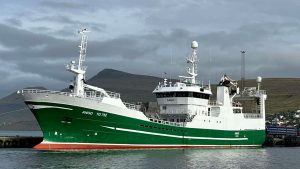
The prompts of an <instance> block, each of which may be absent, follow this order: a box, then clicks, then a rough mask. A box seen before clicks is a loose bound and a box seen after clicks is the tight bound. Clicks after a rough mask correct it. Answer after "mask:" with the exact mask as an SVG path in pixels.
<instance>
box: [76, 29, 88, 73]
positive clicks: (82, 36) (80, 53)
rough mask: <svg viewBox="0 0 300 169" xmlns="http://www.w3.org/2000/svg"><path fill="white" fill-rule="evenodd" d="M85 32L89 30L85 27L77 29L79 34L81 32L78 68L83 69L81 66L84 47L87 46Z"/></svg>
mask: <svg viewBox="0 0 300 169" xmlns="http://www.w3.org/2000/svg"><path fill="white" fill-rule="evenodd" d="M87 32H89V31H88V30H87V29H81V30H80V31H78V33H79V34H81V42H80V46H78V47H79V49H80V50H79V62H78V68H79V69H81V70H84V69H85V68H86V67H85V66H83V62H84V61H85V57H86V48H87V34H86V33H87Z"/></svg>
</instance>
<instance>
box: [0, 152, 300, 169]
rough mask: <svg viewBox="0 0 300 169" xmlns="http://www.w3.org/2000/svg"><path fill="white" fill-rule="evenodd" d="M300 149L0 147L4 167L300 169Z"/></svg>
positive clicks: (0, 159) (2, 166) (1, 161)
mask: <svg viewBox="0 0 300 169" xmlns="http://www.w3.org/2000/svg"><path fill="white" fill-rule="evenodd" d="M299 153H300V148H259V149H175V150H167V149H165V150H130V151H129V150H122V151H115V150H114V151H38V150H34V149H1V150H0V163H1V168H117V169H118V168H120V169H124V168H130V169H135V168H155V169H156V168H164V169H165V168H167V169H168V168H180V169H181V168H222V169H223V168H230V169H231V168H243V169H244V168H298V166H299V164H298V163H300V162H298V160H297V156H298V154H299Z"/></svg>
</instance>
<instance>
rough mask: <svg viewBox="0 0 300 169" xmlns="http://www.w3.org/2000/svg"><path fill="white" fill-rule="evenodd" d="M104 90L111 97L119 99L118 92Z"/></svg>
mask: <svg viewBox="0 0 300 169" xmlns="http://www.w3.org/2000/svg"><path fill="white" fill-rule="evenodd" d="M105 91H106V93H107V94H108V95H109V96H110V97H112V98H115V99H119V98H120V97H121V94H120V93H116V92H111V91H108V90H105Z"/></svg>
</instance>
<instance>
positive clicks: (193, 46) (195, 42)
mask: <svg viewBox="0 0 300 169" xmlns="http://www.w3.org/2000/svg"><path fill="white" fill-rule="evenodd" d="M192 48H193V49H196V48H198V42H197V41H193V42H192Z"/></svg>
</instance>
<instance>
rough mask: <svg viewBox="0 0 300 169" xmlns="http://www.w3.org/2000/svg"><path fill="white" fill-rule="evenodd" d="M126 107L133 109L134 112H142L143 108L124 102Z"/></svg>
mask: <svg viewBox="0 0 300 169" xmlns="http://www.w3.org/2000/svg"><path fill="white" fill-rule="evenodd" d="M123 103H124V105H125V106H126V107H127V108H128V109H132V110H138V111H139V110H140V109H141V106H140V105H136V104H132V103H126V102H123Z"/></svg>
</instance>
